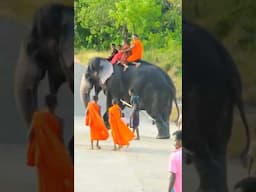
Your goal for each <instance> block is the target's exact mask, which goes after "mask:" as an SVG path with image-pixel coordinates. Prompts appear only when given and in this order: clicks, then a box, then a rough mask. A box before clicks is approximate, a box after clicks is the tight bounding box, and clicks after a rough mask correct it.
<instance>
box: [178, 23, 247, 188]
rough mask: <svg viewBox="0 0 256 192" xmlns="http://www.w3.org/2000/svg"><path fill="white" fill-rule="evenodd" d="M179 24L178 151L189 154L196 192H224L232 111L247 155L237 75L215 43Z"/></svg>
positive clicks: (197, 30) (192, 26)
mask: <svg viewBox="0 0 256 192" xmlns="http://www.w3.org/2000/svg"><path fill="white" fill-rule="evenodd" d="M182 22H183V37H182V39H183V50H182V52H183V56H182V60H183V66H182V70H183V81H182V82H183V84H182V92H183V100H182V103H183V111H182V112H183V113H182V116H183V147H184V148H185V149H186V150H187V151H189V152H190V153H191V154H192V155H190V158H192V162H193V163H194V165H195V168H196V170H197V172H198V174H199V179H200V186H199V190H198V191H207V192H209V191H211V192H227V191H228V187H227V166H226V163H227V162H226V161H227V160H226V155H227V145H228V142H229V139H230V136H231V129H232V122H233V111H234V107H235V106H237V107H238V109H239V112H240V116H241V119H242V121H243V124H244V127H245V133H246V146H245V149H244V150H243V152H242V154H241V157H244V156H245V155H246V153H247V152H248V148H249V146H250V140H251V139H250V127H248V124H247V121H246V117H245V112H244V104H243V100H242V83H241V79H240V75H239V72H238V69H237V67H236V65H235V63H234V61H233V60H232V58H231V56H230V55H229V53H228V51H227V50H226V49H225V48H224V46H223V45H222V44H221V43H220V42H219V41H218V40H217V39H215V38H214V37H213V36H212V35H210V34H209V33H208V32H207V31H206V30H204V29H203V28H201V27H199V26H198V25H196V24H192V23H190V22H189V21H186V20H185V19H184V20H183V21H182ZM183 162H184V163H185V161H183ZM189 162H190V161H189ZM184 171H185V170H184Z"/></svg>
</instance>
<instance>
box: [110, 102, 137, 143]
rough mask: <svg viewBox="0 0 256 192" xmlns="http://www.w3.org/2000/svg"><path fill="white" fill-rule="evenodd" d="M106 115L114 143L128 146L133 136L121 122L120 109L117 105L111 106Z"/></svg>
mask: <svg viewBox="0 0 256 192" xmlns="http://www.w3.org/2000/svg"><path fill="white" fill-rule="evenodd" d="M108 115H109V124H110V127H111V132H112V137H113V140H114V143H115V144H117V145H121V146H124V145H128V144H129V142H130V141H131V140H132V139H133V138H134V137H135V135H134V134H133V132H132V131H131V130H130V129H129V127H127V125H126V124H125V123H124V122H123V121H122V119H121V109H120V107H119V106H118V105H117V104H115V105H113V106H112V107H110V108H109V110H108Z"/></svg>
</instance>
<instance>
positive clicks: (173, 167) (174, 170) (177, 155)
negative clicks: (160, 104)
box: [168, 130, 182, 192]
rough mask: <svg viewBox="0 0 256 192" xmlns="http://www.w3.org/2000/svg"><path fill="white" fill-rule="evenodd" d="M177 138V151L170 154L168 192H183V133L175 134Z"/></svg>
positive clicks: (179, 131)
mask: <svg viewBox="0 0 256 192" xmlns="http://www.w3.org/2000/svg"><path fill="white" fill-rule="evenodd" d="M173 135H174V136H175V151H173V152H172V153H171V154H170V159H169V167H168V171H169V172H170V182H169V189H168V192H173V190H174V192H182V131H181V130H178V131H176V132H175V133H173Z"/></svg>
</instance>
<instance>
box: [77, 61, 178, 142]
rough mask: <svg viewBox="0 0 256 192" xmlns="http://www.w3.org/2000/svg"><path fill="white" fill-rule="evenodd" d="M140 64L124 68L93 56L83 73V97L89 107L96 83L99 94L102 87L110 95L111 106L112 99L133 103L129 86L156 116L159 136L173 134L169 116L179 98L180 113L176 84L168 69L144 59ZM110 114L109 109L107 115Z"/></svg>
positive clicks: (81, 85)
mask: <svg viewBox="0 0 256 192" xmlns="http://www.w3.org/2000/svg"><path fill="white" fill-rule="evenodd" d="M140 62H141V65H140V67H138V68H137V67H135V66H134V65H130V67H129V68H128V69H127V70H126V71H125V72H124V71H123V68H122V66H120V65H112V64H111V63H110V62H108V61H107V60H106V59H103V58H100V57H95V58H92V59H91V60H90V61H89V63H88V66H87V68H86V70H85V73H84V75H83V76H82V79H81V83H80V96H81V101H82V103H83V104H84V106H85V107H86V106H87V104H88V101H89V99H90V91H91V89H92V88H93V87H94V88H95V93H96V95H98V94H99V92H100V91H101V90H103V91H104V93H105V95H106V96H107V102H106V106H107V108H108V107H110V106H111V101H112V99H114V98H115V99H118V100H119V101H120V106H122V108H124V107H125V105H123V104H122V102H121V100H123V101H125V102H127V103H129V101H130V96H129V94H128V90H129V89H133V90H134V92H135V94H136V95H138V96H139V98H140V105H139V109H140V110H145V111H146V112H147V113H148V114H149V115H150V116H151V117H152V118H153V119H154V120H155V123H156V126H157V129H158V135H157V137H156V138H158V139H168V138H170V133H169V118H170V114H171V111H172V103H173V101H174V102H175V105H176V108H177V111H178V117H177V119H178V118H179V109H178V104H177V100H176V89H175V86H174V84H173V82H172V80H171V79H170V77H169V76H168V74H167V73H166V72H164V71H163V70H162V69H161V68H160V67H158V66H156V65H153V64H150V63H148V62H146V61H143V60H141V61H140ZM104 117H106V113H105V115H104Z"/></svg>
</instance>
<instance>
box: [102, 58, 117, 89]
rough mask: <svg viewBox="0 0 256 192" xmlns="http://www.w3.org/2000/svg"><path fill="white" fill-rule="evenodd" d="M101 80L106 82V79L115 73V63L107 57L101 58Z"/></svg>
mask: <svg viewBox="0 0 256 192" xmlns="http://www.w3.org/2000/svg"><path fill="white" fill-rule="evenodd" d="M99 64H100V71H99V80H100V84H102V85H103V84H105V82H106V80H108V78H109V77H110V76H111V75H112V74H113V72H114V69H113V65H112V64H111V63H110V62H108V61H107V60H105V59H100V63H99Z"/></svg>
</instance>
